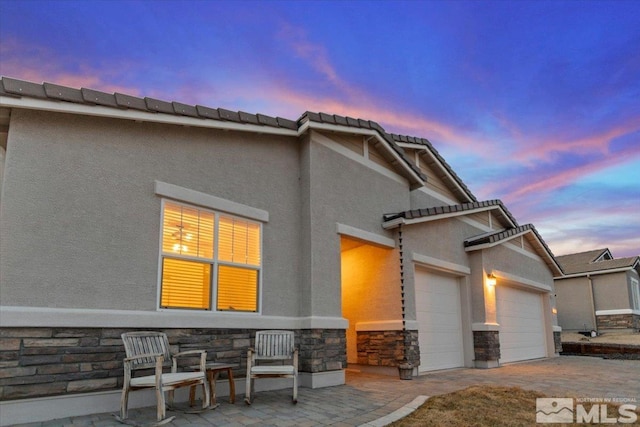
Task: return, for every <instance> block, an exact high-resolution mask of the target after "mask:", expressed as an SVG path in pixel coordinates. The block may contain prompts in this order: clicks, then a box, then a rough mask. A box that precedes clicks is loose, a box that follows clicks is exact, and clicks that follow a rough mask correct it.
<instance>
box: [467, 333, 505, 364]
mask: <svg viewBox="0 0 640 427" xmlns="http://www.w3.org/2000/svg"><path fill="white" fill-rule="evenodd" d="M473 351H474V353H475V360H477V361H483V362H486V361H494V360H498V359H500V334H499V333H498V331H473Z"/></svg>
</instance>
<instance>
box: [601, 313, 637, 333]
mask: <svg viewBox="0 0 640 427" xmlns="http://www.w3.org/2000/svg"><path fill="white" fill-rule="evenodd" d="M596 321H597V322H598V330H601V329H636V330H640V316H639V315H637V314H631V313H629V314H607V315H599V316H596Z"/></svg>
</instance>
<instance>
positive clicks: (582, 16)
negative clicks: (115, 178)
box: [0, 0, 640, 257]
mask: <svg viewBox="0 0 640 427" xmlns="http://www.w3.org/2000/svg"><path fill="white" fill-rule="evenodd" d="M0 74H1V75H3V76H7V77H14V78H19V79H24V80H30V81H34V82H38V83H42V82H43V81H47V82H52V83H57V84H63V85H68V86H72V87H87V88H92V89H98V90H103V91H107V92H115V91H118V92H123V93H126V94H131V95H138V96H150V97H155V98H160V99H163V100H170V101H180V102H184V103H191V104H196V103H198V104H202V105H206V106H210V107H223V108H227V109H231V110H243V111H247V112H251V113H263V114H267V115H270V116H282V117H286V118H289V119H292V120H295V119H297V118H298V117H299V116H300V115H301V114H302V113H304V112H305V111H307V110H309V111H316V112H318V111H322V112H327V113H332V114H340V115H346V116H352V117H358V118H363V119H368V120H373V121H376V122H378V123H379V124H380V125H382V126H383V127H384V128H385V129H386V130H387V132H391V133H400V134H405V135H411V136H418V137H423V138H427V139H429V140H430V141H431V142H432V143H433V145H434V146H435V148H436V149H437V150H438V151H439V152H440V153H441V154H442V155H443V157H444V158H445V159H446V160H447V162H448V163H449V164H450V165H451V166H452V167H453V169H454V170H455V171H456V172H457V174H458V175H459V176H460V177H461V178H462V179H463V180H464V181H465V183H466V184H467V186H468V187H469V188H470V189H471V191H473V193H474V194H475V195H476V197H478V199H480V200H487V199H501V200H502V201H503V202H504V203H505V204H506V206H507V208H508V209H509V210H510V211H511V212H512V213H513V214H514V215H515V216H516V218H517V219H518V221H519V223H520V224H525V223H533V224H534V225H535V226H536V228H537V229H538V231H539V232H540V234H541V235H542V237H543V238H544V239H545V241H546V242H547V244H548V245H549V246H550V248H551V250H552V251H553V252H554V254H556V255H563V254H566V253H572V252H581V251H586V250H590V249H597V248H603V247H608V248H610V249H611V251H612V253H613V255H614V256H615V257H624V256H635V255H640V1H635V0H629V1H626V0H618V1H613V0H612V1H566V2H565V1H545V0H540V1H515V0H514V1H508V0H502V1H482V0H479V1H444V0H441V1H418V0H416V1H349V2H347V1H343V2H341V1H268V0H265V1H241V0H239V1H206V0H201V1H176V2H174V1H120V0H113V1H71V0H67V1H55V0H49V1H44V2H40V1H33V0H23V1H18V0H15V1H14V0H0Z"/></svg>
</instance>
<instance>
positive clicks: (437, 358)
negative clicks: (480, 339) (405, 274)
mask: <svg viewBox="0 0 640 427" xmlns="http://www.w3.org/2000/svg"><path fill="white" fill-rule="evenodd" d="M416 320H417V321H418V339H419V340H420V368H419V370H420V372H426V371H433V370H437V369H448V368H458V367H460V366H463V365H464V354H463V351H462V317H461V308H460V285H459V284H458V280H457V279H456V278H455V277H449V276H444V275H440V274H435V273H432V272H429V271H426V270H419V269H416Z"/></svg>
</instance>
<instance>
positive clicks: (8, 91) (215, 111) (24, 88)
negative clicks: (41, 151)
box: [0, 77, 471, 194]
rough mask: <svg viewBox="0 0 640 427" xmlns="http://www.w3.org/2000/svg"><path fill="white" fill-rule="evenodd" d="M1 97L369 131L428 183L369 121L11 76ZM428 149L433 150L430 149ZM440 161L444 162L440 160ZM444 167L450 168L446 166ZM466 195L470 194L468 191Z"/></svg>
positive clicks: (2, 84)
mask: <svg viewBox="0 0 640 427" xmlns="http://www.w3.org/2000/svg"><path fill="white" fill-rule="evenodd" d="M0 95H2V96H9V97H18V98H20V97H29V98H37V99H49V100H54V101H65V102H71V103H75V104H85V105H99V106H103V107H109V108H117V109H121V110H137V111H144V112H149V113H154V114H170V115H175V116H186V117H193V118H199V119H204V120H218V121H227V122H235V123H241V124H251V125H257V126H266V127H272V128H284V129H289V130H298V129H299V127H300V126H301V125H302V124H303V123H304V122H306V121H311V122H316V123H328V124H332V125H340V126H347V127H353V128H361V129H371V130H375V131H377V132H378V134H379V135H380V136H381V137H382V138H383V139H384V140H385V141H386V142H387V143H388V144H389V146H390V147H391V148H392V149H393V150H394V152H395V153H397V155H398V156H399V157H400V158H401V159H402V160H403V161H404V163H405V165H406V166H407V167H409V168H410V169H411V170H412V171H413V172H414V173H415V174H416V175H417V176H418V177H419V178H420V179H421V180H422V181H423V182H425V181H426V180H427V177H426V175H425V174H424V173H422V171H421V170H420V169H419V168H418V167H417V166H416V165H415V164H414V163H413V162H412V161H410V160H409V158H408V157H407V155H406V153H405V152H404V150H403V149H402V148H400V147H399V146H398V144H396V141H395V140H394V138H393V137H392V136H391V135H390V134H388V133H387V132H386V131H385V130H384V129H383V128H382V126H380V125H379V124H378V123H376V122H372V121H369V120H363V119H354V118H352V117H343V116H338V115H332V114H326V113H313V112H310V111H307V112H305V113H304V114H303V115H302V116H301V117H300V118H299V119H298V120H297V121H293V120H289V119H284V118H282V117H270V116H266V115H264V114H250V113H246V112H244V111H230V110H226V109H224V108H209V107H205V106H202V105H187V104H183V103H180V102H168V101H163V100H160V99H155V98H149V97H145V98H140V97H136V96H131V95H126V94H122V93H118V92H116V93H113V94H110V93H106V92H101V91H97V90H93V89H87V88H81V89H75V88H71V87H66V86H60V85H56V84H52V83H47V82H45V83H43V84H38V83H33V82H28V81H24V80H18V79H13V78H10V77H0ZM425 141H426V140H425ZM431 148H432V149H433V147H431ZM436 155H437V154H436ZM438 156H439V155H438ZM439 158H440V159H441V160H442V161H444V159H442V158H441V157H439ZM445 167H447V168H449V166H448V165H446V166H445ZM449 169H450V168H449ZM462 185H464V184H462ZM464 188H466V187H464ZM469 194H471V193H470V192H469Z"/></svg>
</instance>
